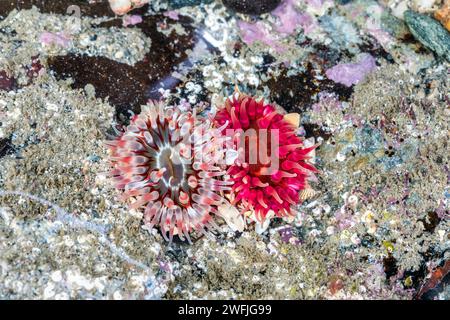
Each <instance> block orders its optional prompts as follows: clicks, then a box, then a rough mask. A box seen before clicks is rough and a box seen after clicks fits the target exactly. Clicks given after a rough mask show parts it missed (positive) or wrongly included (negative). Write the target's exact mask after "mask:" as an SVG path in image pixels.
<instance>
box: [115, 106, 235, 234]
mask: <svg viewBox="0 0 450 320" xmlns="http://www.w3.org/2000/svg"><path fill="white" fill-rule="evenodd" d="M223 128H224V127H222V128H213V126H212V123H211V121H210V120H208V119H204V118H202V119H200V118H199V117H197V116H196V114H195V112H192V111H182V110H181V109H180V108H179V107H178V106H165V105H164V103H162V102H153V101H151V102H149V103H148V104H147V105H145V106H143V107H142V112H141V113H140V114H139V115H135V116H133V118H132V119H131V123H130V125H128V126H127V127H126V128H124V131H123V132H121V133H120V135H119V136H118V137H117V138H116V139H114V140H112V141H108V142H107V146H108V147H109V149H110V158H109V159H110V161H111V166H112V170H111V172H110V174H109V175H110V176H111V178H112V180H113V181H114V185H115V187H116V188H117V189H120V190H123V194H122V199H123V200H128V201H130V202H131V204H130V207H131V208H132V209H138V210H142V211H143V220H144V224H145V225H146V226H147V227H148V228H149V229H151V228H153V227H154V226H158V227H159V229H160V230H161V233H162V235H163V236H164V238H165V239H166V240H168V241H172V238H173V236H174V235H176V234H177V235H178V236H179V237H180V239H181V240H184V238H186V239H187V240H188V241H189V242H191V239H190V236H189V234H190V233H191V232H192V231H198V232H200V233H203V234H205V235H208V236H209V235H210V233H209V231H210V230H212V229H214V228H216V223H215V222H214V220H213V217H212V214H218V211H217V208H218V206H220V205H222V204H223V202H224V198H223V196H222V194H223V192H225V191H230V190H231V188H230V186H229V185H230V184H231V182H230V181H227V179H226V172H225V170H223V169H222V167H221V166H220V162H221V159H222V158H223V156H224V152H225V150H223V148H221V147H220V146H222V145H223V144H224V142H225V140H226V137H225V136H224V135H222V134H221V131H222V130H223ZM167 234H168V236H167Z"/></svg>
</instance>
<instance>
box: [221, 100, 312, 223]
mask: <svg viewBox="0 0 450 320" xmlns="http://www.w3.org/2000/svg"><path fill="white" fill-rule="evenodd" d="M215 121H216V123H217V124H218V125H220V126H226V128H227V130H226V132H227V135H228V136H231V137H233V138H234V140H235V142H236V143H237V146H239V147H237V148H238V149H239V152H238V154H239V155H240V156H239V158H238V159H236V160H235V162H234V164H233V165H231V166H230V168H229V169H228V174H229V175H230V178H231V180H232V181H233V182H234V184H233V186H232V191H231V193H230V199H231V203H232V204H234V205H237V206H238V208H239V209H240V211H241V213H245V212H247V211H250V212H252V213H254V214H255V216H256V219H257V220H258V221H263V220H264V219H265V218H266V216H268V215H269V213H270V216H277V217H285V216H289V215H293V213H292V210H291V206H293V205H296V204H298V203H300V202H301V199H300V196H299V193H300V191H302V190H304V189H306V187H307V181H306V179H307V177H308V175H309V174H310V172H311V171H312V172H315V171H317V170H316V169H315V168H314V167H313V166H312V165H311V164H309V163H308V162H307V161H308V159H309V158H310V156H309V153H310V152H311V151H312V150H313V149H314V148H315V146H312V147H309V148H305V147H304V146H303V140H302V138H300V137H298V136H297V135H296V129H297V128H296V126H294V125H293V124H292V123H290V122H289V121H287V120H286V119H285V117H284V116H283V115H282V114H280V113H279V112H277V111H276V109H275V107H274V106H272V105H270V104H265V103H264V102H263V100H261V101H259V102H257V101H256V100H255V99H254V98H252V97H249V96H246V95H243V94H240V93H235V94H234V95H233V97H232V98H231V99H227V100H226V102H225V106H224V107H223V108H221V109H220V110H219V111H218V112H217V114H216V116H215ZM230 129H232V130H230ZM248 132H250V134H248ZM242 148H243V149H242ZM261 151H262V152H261ZM256 154H258V156H257V157H256ZM255 157H256V161H255ZM271 211H272V212H271Z"/></svg>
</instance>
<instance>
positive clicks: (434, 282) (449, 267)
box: [416, 260, 450, 299]
mask: <svg viewBox="0 0 450 320" xmlns="http://www.w3.org/2000/svg"><path fill="white" fill-rule="evenodd" d="M449 272H450V260H447V261H446V262H445V263H444V265H443V266H442V267H439V268H436V270H434V271H432V272H431V274H430V276H429V278H428V280H426V282H425V283H424V284H423V285H422V287H421V288H420V290H419V292H418V293H417V296H416V297H417V298H419V299H420V298H421V297H422V296H423V295H424V294H425V293H427V292H428V291H430V290H432V289H434V288H436V287H437V286H438V285H439V283H441V281H442V279H444V277H445V276H446V275H447V274H448V273H449Z"/></svg>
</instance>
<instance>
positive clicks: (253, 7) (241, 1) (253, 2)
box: [223, 0, 281, 15]
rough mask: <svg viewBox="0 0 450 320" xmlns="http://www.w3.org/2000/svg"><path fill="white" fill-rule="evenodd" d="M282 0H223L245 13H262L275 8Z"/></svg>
mask: <svg viewBox="0 0 450 320" xmlns="http://www.w3.org/2000/svg"><path fill="white" fill-rule="evenodd" d="M280 2H281V0H223V4H224V5H225V7H227V8H230V9H231V10H233V11H235V12H239V13H244V14H254V15H260V14H263V13H267V12H270V11H272V10H274V9H275V8H276V7H277V6H278V5H279V4H280Z"/></svg>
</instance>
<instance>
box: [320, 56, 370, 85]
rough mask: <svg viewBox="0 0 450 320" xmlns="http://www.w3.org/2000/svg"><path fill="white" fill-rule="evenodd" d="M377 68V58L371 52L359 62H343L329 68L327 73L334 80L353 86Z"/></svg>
mask: <svg viewBox="0 0 450 320" xmlns="http://www.w3.org/2000/svg"><path fill="white" fill-rule="evenodd" d="M375 68H376V63H375V58H374V57H372V56H371V55H370V54H366V55H364V57H363V58H362V59H361V60H360V61H359V62H357V63H342V64H338V65H336V66H334V67H332V68H330V69H328V70H327V71H326V75H327V77H328V78H329V79H331V80H333V81H334V82H337V83H342V84H343V85H345V86H347V87H351V86H352V85H354V84H357V83H359V82H360V81H362V80H364V78H365V77H366V76H367V74H369V73H370V72H372V71H373V70H375Z"/></svg>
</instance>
